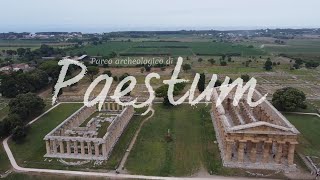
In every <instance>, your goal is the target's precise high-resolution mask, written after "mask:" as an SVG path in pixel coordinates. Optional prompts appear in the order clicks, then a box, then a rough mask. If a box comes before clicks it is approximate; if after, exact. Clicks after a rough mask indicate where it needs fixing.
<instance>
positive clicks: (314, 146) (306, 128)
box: [285, 114, 320, 157]
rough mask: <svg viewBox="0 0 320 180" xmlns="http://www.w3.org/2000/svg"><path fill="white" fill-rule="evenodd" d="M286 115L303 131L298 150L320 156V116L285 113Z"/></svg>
mask: <svg viewBox="0 0 320 180" xmlns="http://www.w3.org/2000/svg"><path fill="white" fill-rule="evenodd" d="M285 116H286V118H287V119H288V120H289V121H290V122H291V123H292V124H293V125H294V126H295V127H296V128H297V129H298V130H299V131H300V133H301V134H300V135H299V138H298V141H299V145H298V146H297V151H298V152H300V153H303V154H304V155H308V156H318V157H320V151H319V149H320V141H319V137H320V131H319V129H320V118H319V117H317V116H312V115H299V114H285Z"/></svg>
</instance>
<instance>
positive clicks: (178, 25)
mask: <svg viewBox="0 0 320 180" xmlns="http://www.w3.org/2000/svg"><path fill="white" fill-rule="evenodd" d="M319 7H320V0H192V1H191V0H87V1H85V0H1V10H0V32H7V31H16V32H21V31H30V32H36V31H83V32H106V31H117V30H177V29H253V28H262V27H270V28H275V27H292V28H299V27H320V10H319Z"/></svg>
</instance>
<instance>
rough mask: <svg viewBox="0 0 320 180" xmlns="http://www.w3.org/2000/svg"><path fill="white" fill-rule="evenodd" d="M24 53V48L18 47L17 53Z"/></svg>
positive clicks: (21, 54)
mask: <svg viewBox="0 0 320 180" xmlns="http://www.w3.org/2000/svg"><path fill="white" fill-rule="evenodd" d="M25 53H26V49H24V48H18V49H17V54H18V55H19V56H20V57H21V56H23V55H24V54H25Z"/></svg>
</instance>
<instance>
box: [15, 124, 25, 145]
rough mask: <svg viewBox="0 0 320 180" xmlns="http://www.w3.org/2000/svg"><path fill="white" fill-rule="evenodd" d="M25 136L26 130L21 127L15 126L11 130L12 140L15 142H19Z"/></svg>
mask: <svg viewBox="0 0 320 180" xmlns="http://www.w3.org/2000/svg"><path fill="white" fill-rule="evenodd" d="M26 136H27V129H26V127H23V126H17V127H15V128H14V129H13V133H12V140H13V141H15V142H21V141H23V140H24V138H25V137H26Z"/></svg>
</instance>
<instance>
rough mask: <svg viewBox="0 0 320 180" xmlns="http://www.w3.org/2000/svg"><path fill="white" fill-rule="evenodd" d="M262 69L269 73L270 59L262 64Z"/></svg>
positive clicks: (270, 67)
mask: <svg viewBox="0 0 320 180" xmlns="http://www.w3.org/2000/svg"><path fill="white" fill-rule="evenodd" d="M264 69H265V70H267V71H270V70H271V69H272V62H271V60H270V59H268V60H267V61H266V62H265V63H264Z"/></svg>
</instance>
